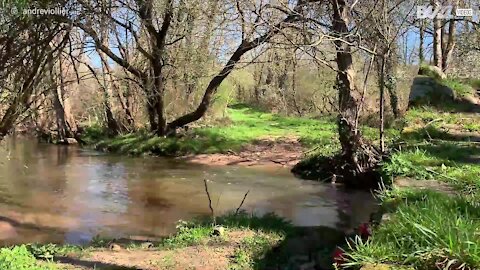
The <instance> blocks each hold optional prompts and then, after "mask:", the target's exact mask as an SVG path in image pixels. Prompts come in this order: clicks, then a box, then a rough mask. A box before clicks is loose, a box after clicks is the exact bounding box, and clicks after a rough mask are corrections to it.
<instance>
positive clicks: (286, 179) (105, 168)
mask: <svg viewBox="0 0 480 270" xmlns="http://www.w3.org/2000/svg"><path fill="white" fill-rule="evenodd" d="M0 151H1V153H0V166H1V171H0V213H1V214H0V216H1V217H3V219H2V218H0V240H1V243H2V244H11V243H20V242H50V241H52V242H69V243H82V242H86V241H88V240H90V239H91V237H92V236H94V235H96V234H102V235H106V236H117V237H125V236H148V237H152V236H161V235H165V234H168V233H171V232H172V231H173V230H174V223H175V222H176V221H177V220H179V219H189V218H192V217H194V216H197V215H203V214H208V213H209V208H208V202H207V198H206V195H205V192H204V186H203V179H208V180H209V189H210V193H211V195H212V201H213V206H214V208H215V210H216V212H217V213H222V212H225V211H229V210H232V209H235V208H236V207H237V206H238V205H239V204H240V202H241V200H242V198H243V196H244V194H245V192H247V191H248V190H250V193H249V195H248V197H247V200H246V202H245V204H244V208H245V209H246V210H247V211H250V212H253V213H257V214H264V213H267V212H275V213H277V214H279V215H281V216H283V217H286V218H288V219H290V220H291V221H292V222H293V223H294V224H296V225H298V226H318V225H323V226H329V227H343V228H344V227H349V226H352V225H353V224H357V223H359V222H361V221H364V220H366V219H368V215H369V213H370V212H371V211H372V208H373V207H374V202H373V200H372V197H371V195H370V194H369V193H366V192H345V191H342V190H339V189H336V188H334V187H332V186H330V185H324V184H320V183H316V182H310V181H302V180H298V179H295V178H294V177H293V176H291V175H290V173H289V172H288V171H287V170H284V169H272V170H269V171H267V170H264V169H262V170H260V169H251V168H242V167H208V166H200V165H193V164H188V163H183V162H179V161H176V160H171V159H162V158H132V157H120V156H113V155H104V154H100V153H98V152H95V151H89V150H84V149H79V148H74V147H65V146H54V145H45V144H37V143H35V142H33V141H29V140H21V141H20V140H9V141H8V142H7V143H5V144H4V145H3V147H2V149H1V150H0ZM12 222H13V223H12ZM2 224H4V225H5V224H7V225H5V226H8V224H12V225H13V227H14V228H15V233H14V234H13V233H12V232H11V231H10V232H9V231H8V230H5V229H2V228H3V227H2Z"/></svg>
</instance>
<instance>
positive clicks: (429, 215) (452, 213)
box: [348, 191, 480, 270]
mask: <svg viewBox="0 0 480 270" xmlns="http://www.w3.org/2000/svg"><path fill="white" fill-rule="evenodd" d="M382 199H383V200H384V201H383V203H384V204H386V205H389V204H391V203H392V202H395V201H398V200H400V203H399V204H398V203H397V204H396V206H395V208H394V209H395V210H394V215H393V217H392V218H391V219H390V220H388V221H385V222H383V223H382V224H381V225H380V226H379V227H378V228H377V229H375V230H374V233H373V236H372V237H371V238H370V239H369V240H368V241H366V242H362V241H359V240H357V242H356V245H354V246H353V245H352V249H351V250H350V252H349V256H348V259H349V264H350V265H363V264H365V263H388V264H402V265H408V266H413V267H415V269H425V270H427V269H437V268H436V266H437V265H442V266H444V267H445V266H447V265H448V264H450V265H452V266H457V267H458V266H460V265H461V264H465V266H467V267H470V268H465V269H478V268H479V267H480V208H479V207H478V206H479V205H478V202H475V201H471V200H468V199H466V198H464V197H457V196H455V197H449V196H447V195H444V194H440V193H435V192H429V191H409V192H405V191H403V192H389V194H388V195H384V197H383V198H382ZM442 269H443V268H442ZM448 269H451V268H448ZM453 269H456V268H453Z"/></svg>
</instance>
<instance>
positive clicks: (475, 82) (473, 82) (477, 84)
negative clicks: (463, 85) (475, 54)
mask: <svg viewBox="0 0 480 270" xmlns="http://www.w3.org/2000/svg"><path fill="white" fill-rule="evenodd" d="M467 82H468V84H469V85H470V86H472V87H473V88H475V89H477V90H478V89H480V79H469V80H467Z"/></svg>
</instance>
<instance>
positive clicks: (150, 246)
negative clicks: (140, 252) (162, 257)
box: [140, 242, 153, 249]
mask: <svg viewBox="0 0 480 270" xmlns="http://www.w3.org/2000/svg"><path fill="white" fill-rule="evenodd" d="M140 247H141V248H143V249H151V248H153V244H152V243H150V242H144V243H142V244H141V245H140Z"/></svg>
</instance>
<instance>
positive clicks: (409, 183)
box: [393, 177, 455, 195]
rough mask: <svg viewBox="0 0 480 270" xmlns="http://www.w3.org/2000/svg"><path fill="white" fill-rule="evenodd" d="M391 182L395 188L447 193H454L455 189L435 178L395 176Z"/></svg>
mask: <svg viewBox="0 0 480 270" xmlns="http://www.w3.org/2000/svg"><path fill="white" fill-rule="evenodd" d="M393 184H394V186H395V187H397V188H412V189H429V190H433V191H438V192H440V193H444V194H447V195H455V189H454V188H453V187H452V186H450V185H449V184H447V183H445V182H440V181H437V180H418V179H412V178H408V177H397V178H396V179H395V180H394V183H393Z"/></svg>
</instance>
